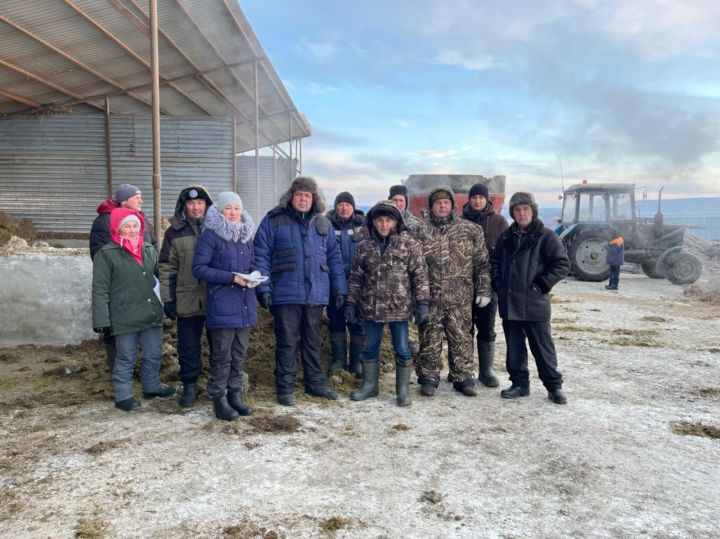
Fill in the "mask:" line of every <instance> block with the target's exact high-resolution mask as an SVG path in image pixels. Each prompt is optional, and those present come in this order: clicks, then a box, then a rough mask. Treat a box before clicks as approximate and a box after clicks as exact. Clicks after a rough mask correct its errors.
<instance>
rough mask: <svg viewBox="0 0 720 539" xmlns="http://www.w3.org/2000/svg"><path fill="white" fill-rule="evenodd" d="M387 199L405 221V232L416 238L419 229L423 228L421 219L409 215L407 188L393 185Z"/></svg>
mask: <svg viewBox="0 0 720 539" xmlns="http://www.w3.org/2000/svg"><path fill="white" fill-rule="evenodd" d="M388 199H389V200H390V202H392V203H393V204H394V205H395V207H396V208H397V209H398V210H400V214H401V215H402V218H403V221H405V229H406V230H407V232H408V233H409V234H410V235H411V236H412V237H413V238H417V234H418V232H419V231H420V229H422V228H423V226H424V225H423V222H422V220H421V219H418V218H417V217H415V216H414V215H413V214H412V213H410V204H409V200H408V190H407V187H405V186H404V185H402V184H398V185H393V186H392V187H390V194H389V196H388Z"/></svg>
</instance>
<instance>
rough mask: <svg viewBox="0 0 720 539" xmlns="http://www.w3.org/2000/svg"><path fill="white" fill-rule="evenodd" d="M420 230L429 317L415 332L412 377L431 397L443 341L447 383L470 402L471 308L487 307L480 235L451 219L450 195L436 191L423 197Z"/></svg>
mask: <svg viewBox="0 0 720 539" xmlns="http://www.w3.org/2000/svg"><path fill="white" fill-rule="evenodd" d="M425 225H426V226H425V227H423V230H422V231H421V234H420V236H419V238H418V239H419V240H420V242H421V243H422V246H423V254H424V255H425V261H426V262H427V266H428V274H429V278H430V317H429V320H428V323H427V324H426V325H425V327H424V328H423V329H422V330H421V332H420V353H419V355H418V363H417V369H416V371H417V375H418V382H419V383H420V386H421V387H420V393H421V394H422V395H424V396H426V397H431V396H432V395H433V394H434V393H435V389H436V388H437V387H438V385H439V382H440V367H441V359H440V358H441V354H442V348H443V347H442V341H443V337H444V338H445V340H446V341H447V346H448V364H449V367H450V372H449V376H448V379H449V381H451V382H452V384H453V388H454V389H455V390H456V391H459V392H460V393H462V394H463V395H466V396H468V397H474V396H475V395H477V392H476V391H475V377H474V375H473V371H474V368H473V364H474V361H473V359H472V324H473V322H472V304H473V301H475V303H477V304H478V305H479V306H480V307H485V306H486V305H487V304H488V303H490V296H491V286H490V264H489V262H488V252H487V249H486V248H485V240H484V239H483V234H482V230H481V229H480V227H479V226H477V225H475V224H473V223H470V222H468V221H466V220H465V219H460V218H458V217H456V216H455V194H454V193H453V191H452V189H451V188H450V187H436V188H435V189H433V190H432V191H430V194H429V196H428V212H427V217H426V220H425Z"/></svg>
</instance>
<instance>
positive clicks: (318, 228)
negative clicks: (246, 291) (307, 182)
mask: <svg viewBox="0 0 720 539" xmlns="http://www.w3.org/2000/svg"><path fill="white" fill-rule="evenodd" d="M291 199H292V192H291V191H288V192H287V193H285V194H284V195H283V196H282V197H281V199H280V203H279V205H278V206H276V207H275V208H273V209H272V210H270V211H269V212H268V213H267V215H266V216H265V218H264V219H263V220H262V222H261V223H260V227H259V228H258V232H257V234H256V235H255V259H256V262H257V266H258V269H259V270H260V272H261V273H262V274H263V275H267V276H269V277H270V280H269V281H266V282H265V283H263V284H261V285H260V286H258V287H257V291H258V293H262V292H272V303H273V305H284V304H300V305H327V304H328V301H329V299H330V295H331V293H332V295H333V296H336V295H343V296H345V295H347V280H346V278H345V270H344V268H343V260H342V256H341V254H340V247H339V246H338V242H337V241H336V240H335V237H334V233H333V228H332V225H331V224H330V221H329V220H328V218H327V217H325V216H324V215H322V212H323V211H324V209H325V208H324V201H323V200H322V199H321V196H320V195H319V192H318V193H313V207H312V208H311V211H310V212H308V213H307V214H305V215H301V214H300V213H298V212H297V211H296V210H295V209H294V208H293V207H292V206H291V205H290V200H291Z"/></svg>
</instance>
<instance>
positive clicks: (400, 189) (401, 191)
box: [388, 185, 408, 206]
mask: <svg viewBox="0 0 720 539" xmlns="http://www.w3.org/2000/svg"><path fill="white" fill-rule="evenodd" d="M395 195H402V196H404V197H405V205H406V206H407V205H408V190H407V187H405V186H404V185H393V186H392V187H390V194H389V195H388V198H389V199H390V200H392V197H394V196H395Z"/></svg>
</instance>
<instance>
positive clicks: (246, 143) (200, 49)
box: [0, 0, 310, 152]
mask: <svg viewBox="0 0 720 539" xmlns="http://www.w3.org/2000/svg"><path fill="white" fill-rule="evenodd" d="M158 24H159V32H158V33H159V51H160V85H161V89H160V95H161V97H160V106H161V113H162V114H166V115H175V116H221V117H231V118H232V117H235V118H236V122H237V137H236V139H237V151H238V152H242V151H247V150H250V149H253V148H255V147H256V141H255V133H256V131H255V117H256V100H255V94H256V92H257V95H258V99H257V117H258V122H257V124H258V128H259V129H258V131H259V132H258V144H257V146H258V147H264V146H269V145H276V144H279V143H282V142H287V141H288V140H293V139H298V138H302V137H307V136H309V135H310V125H309V123H308V121H307V120H306V119H305V117H304V116H303V115H302V114H301V113H300V112H298V110H297V109H296V107H295V105H294V104H293V102H292V100H291V99H290V96H289V95H288V93H287V91H286V89H285V87H284V85H283V84H282V81H281V80H280V77H279V76H278V74H277V73H276V72H275V70H274V68H273V66H272V64H271V63H270V61H269V59H268V58H267V56H266V54H265V51H264V50H263V48H262V46H261V45H260V42H259V41H258V39H257V36H256V35H255V33H254V32H253V30H252V28H251V26H250V24H249V23H248V21H247V19H246V18H245V15H244V14H243V13H242V10H241V9H240V6H239V5H238V3H237V0H158ZM149 27H150V20H149V13H148V8H147V2H140V1H138V0H104V1H98V0H33V1H32V2H28V1H27V0H2V2H0V118H1V117H3V116H14V115H17V114H28V113H37V112H38V111H46V112H71V111H73V109H74V110H78V109H80V110H82V109H84V108H85V107H86V106H89V107H91V108H94V109H99V110H104V107H105V97H106V96H110V109H111V112H112V113H118V114H150V112H151V72H150V38H149V35H150V29H149ZM256 83H257V90H256Z"/></svg>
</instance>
